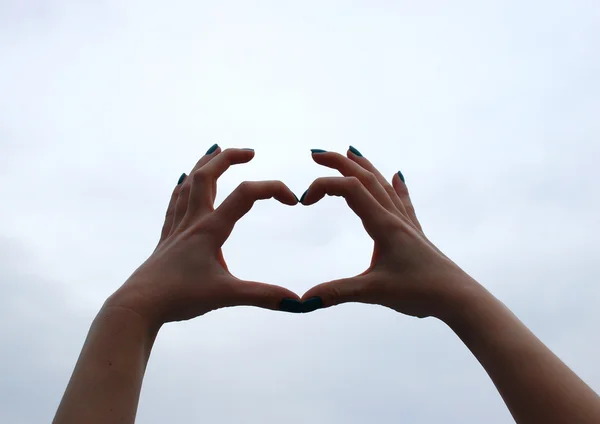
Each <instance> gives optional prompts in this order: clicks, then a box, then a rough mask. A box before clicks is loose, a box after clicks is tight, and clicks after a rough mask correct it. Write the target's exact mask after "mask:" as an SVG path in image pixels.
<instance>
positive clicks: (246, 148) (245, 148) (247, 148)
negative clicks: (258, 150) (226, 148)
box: [242, 147, 254, 152]
mask: <svg viewBox="0 0 600 424" xmlns="http://www.w3.org/2000/svg"><path fill="white" fill-rule="evenodd" d="M242 150H250V151H251V152H253V151H254V149H251V148H249V147H244V148H243V149H242Z"/></svg>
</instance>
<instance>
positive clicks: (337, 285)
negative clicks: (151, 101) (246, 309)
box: [54, 149, 600, 424]
mask: <svg viewBox="0 0 600 424" xmlns="http://www.w3.org/2000/svg"><path fill="white" fill-rule="evenodd" d="M253 156H254V152H251V151H247V150H238V149H229V150H226V151H223V152H221V151H220V149H217V150H216V151H214V152H213V153H211V154H209V155H206V156H204V157H203V158H202V159H201V160H200V161H199V162H198V164H197V165H196V166H195V167H194V169H193V170H192V172H191V173H190V175H191V177H188V178H187V179H186V180H185V181H184V182H183V184H181V185H178V186H177V187H176V188H175V190H174V192H173V196H172V197H171V202H170V204H169V208H168V211H167V215H166V218H165V224H164V227H163V230H162V234H161V238H160V242H159V244H158V246H157V248H156V250H155V251H154V253H153V254H152V255H151V256H150V258H148V260H147V261H146V262H145V263H144V264H142V266H140V268H138V270H136V271H135V272H134V273H133V275H132V276H131V277H130V278H129V279H128V280H127V282H125V284H124V285H123V286H122V287H121V288H120V289H118V290H117V291H116V292H115V293H114V294H113V295H112V296H111V297H110V298H109V299H107V301H106V302H105V304H104V305H103V307H102V309H101V310H100V312H99V313H98V316H97V317H96V319H95V320H94V322H93V324H92V327H91V329H90V332H89V334H88V337H87V340H86V342H85V344H84V347H83V349H82V352H81V355H80V357H79V360H78V362H77V365H76V367H75V370H74V372H73V375H72V377H71V380H70V382H69V385H68V387H67V389H66V391H65V394H64V397H63V399H62V402H61V404H60V406H59V408H58V411H57V414H56V417H55V419H54V423H55V424H67V423H69V424H70V423H81V422H85V423H91V424H94V423H106V422H111V423H132V422H134V420H135V414H136V409H137V403H138V399H139V394H140V390H141V385H142V379H143V375H144V371H145V368H146V364H147V362H148V358H149V356H150V351H151V349H152V345H153V342H154V340H155V338H156V336H157V334H158V332H159V330H160V328H161V326H162V325H163V324H164V323H166V322H170V321H179V320H186V319H191V318H194V317H196V316H199V315H203V314H205V313H207V312H209V311H211V310H215V309H218V308H221V307H226V306H236V305H252V306H258V307H262V308H269V309H279V308H280V306H281V305H283V303H282V299H288V301H289V300H291V301H297V300H300V299H299V297H298V296H297V295H295V294H294V293H293V292H291V291H289V290H287V289H285V288H282V287H279V286H273V285H267V284H263V283H258V282H250V281H242V280H239V279H237V278H236V277H234V276H233V275H231V273H229V271H228V270H227V265H226V263H225V260H224V258H223V254H222V252H221V246H222V244H223V243H224V242H225V240H226V239H227V237H228V236H229V234H230V233H231V231H232V230H233V226H234V225H235V222H236V221H237V220H239V219H240V218H241V217H242V216H243V215H244V214H245V213H247V212H248V211H249V210H250V208H251V207H252V205H253V204H254V202H255V201H256V200H258V199H267V198H271V197H274V198H276V199H277V200H279V201H280V202H282V203H285V204H288V205H295V204H297V200H296V198H295V196H294V194H293V193H292V192H291V191H290V190H289V189H288V188H287V187H286V186H285V185H284V184H283V183H281V182H279V181H265V182H255V183H242V184H241V185H240V186H239V187H238V188H237V189H236V190H235V191H234V192H233V193H232V194H231V195H230V196H229V197H228V198H227V199H226V200H225V201H224V202H223V203H222V204H221V205H220V206H219V207H218V208H217V209H216V210H215V209H214V207H213V205H214V199H215V193H216V180H217V178H218V177H219V176H220V175H221V174H222V173H223V172H225V171H226V170H227V168H228V167H229V166H230V165H232V164H237V163H244V162H248V161H249V160H251V159H252V157H253ZM313 159H314V160H315V161H316V162H317V163H318V164H320V165H323V166H326V167H329V168H333V169H337V170H338V171H339V172H340V174H341V175H342V176H340V177H325V178H318V179H317V180H315V181H314V182H313V183H312V184H311V186H310V187H309V189H308V191H307V193H306V194H305V197H304V199H303V204H304V205H311V204H314V203H316V202H318V201H319V200H320V199H322V198H323V197H324V196H325V195H334V196H342V197H344V198H345V200H346V202H347V203H348V205H349V207H350V208H352V210H354V212H355V213H356V214H357V215H358V216H359V217H360V218H361V220H362V222H363V225H364V227H365V230H366V231H367V233H368V234H369V235H370V236H371V238H372V239H373V241H374V251H373V256H372V261H371V265H370V266H369V268H368V269H367V270H366V271H365V272H363V273H362V274H360V275H358V276H354V277H350V278H344V279H340V280H335V281H330V282H326V283H323V284H320V285H318V286H315V287H313V288H312V289H311V290H309V291H308V292H307V293H306V294H304V296H303V297H302V299H303V300H308V299H311V302H312V305H314V304H315V303H314V299H315V298H316V299H318V300H319V302H318V304H319V305H320V306H322V307H330V306H334V305H338V304H341V303H345V302H362V303H371V304H379V305H382V306H386V307H389V308H391V309H394V310H396V311H398V312H400V313H403V314H407V315H411V316H415V317H421V318H424V317H435V318H438V319H440V320H442V321H443V322H445V323H446V324H447V325H448V326H449V327H450V329H452V330H453V331H454V332H455V333H456V334H457V336H458V337H460V338H461V340H462V341H463V342H464V343H465V344H466V346H467V347H468V348H469V349H470V350H471V352H473V354H474V355H475V357H476V358H477V359H478V360H479V362H480V363H481V364H482V366H483V367H484V368H485V370H486V371H487V373H488V375H489V376H490V377H491V379H492V380H493V382H494V384H495V385H496V387H497V388H498V391H499V393H500V395H501V396H502V398H503V399H504V401H505V402H506V405H507V406H508V408H509V410H510V412H511V413H512V415H513V417H514V419H515V421H516V422H517V423H519V424H524V423H528V424H529V423H536V424H537V423H565V424H566V423H582V424H587V423H590V424H591V423H598V422H600V399H599V397H598V395H597V394H596V393H594V391H593V390H591V389H590V388H589V387H588V386H587V385H586V384H585V383H584V382H583V381H582V380H580V379H579V378H578V377H577V376H576V375H575V374H574V373H573V372H572V371H571V370H570V369H569V368H568V367H567V366H566V365H565V364H564V363H562V362H561V361H560V360H559V359H558V358H557V357H556V356H555V355H554V354H553V353H552V352H551V351H550V350H549V349H548V348H547V347H545V346H544V345H543V343H541V342H540V341H539V340H538V339H537V338H536V337H535V336H534V335H533V334H532V333H531V332H530V331H529V330H528V329H527V328H526V327H525V326H524V325H523V324H522V323H521V322H520V321H519V320H518V319H517V318H516V317H515V316H514V315H513V314H512V313H511V312H510V311H509V310H508V309H507V308H506V307H505V306H504V305H503V304H502V303H501V302H499V301H498V300H497V299H496V298H494V296H492V295H491V294H490V293H489V292H488V291H487V290H485V288H483V287H482V286H481V285H480V284H479V283H477V282H476V281H475V280H473V279H472V278H471V277H470V276H468V275H467V274H466V273H465V272H464V271H462V270H461V269H460V268H459V267H458V266H457V265H456V264H455V263H454V262H452V261H451V260H450V259H449V258H448V257H446V256H445V255H444V254H443V253H442V252H440V251H439V249H437V248H436V247H435V246H434V245H433V243H431V242H430V241H429V240H428V239H427V238H426V237H425V235H424V233H423V231H422V228H421V225H420V223H419V221H418V219H417V217H416V214H415V210H414V208H413V206H412V203H411V201H410V197H409V194H408V189H407V187H406V185H405V184H404V182H403V181H402V180H401V179H400V177H399V176H398V175H397V174H396V175H394V177H393V178H392V182H391V184H390V183H389V182H388V181H387V180H386V179H385V178H384V177H383V176H382V175H381V174H380V173H379V171H377V169H376V168H375V167H374V166H373V165H372V164H371V163H370V162H369V161H368V160H367V159H366V158H364V157H362V156H360V155H357V154H355V153H353V152H352V151H350V150H349V151H348V152H347V156H343V155H340V154H338V153H334V152H323V153H313Z"/></svg>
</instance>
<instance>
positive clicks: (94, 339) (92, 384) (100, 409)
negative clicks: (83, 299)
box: [54, 307, 158, 424]
mask: <svg viewBox="0 0 600 424" xmlns="http://www.w3.org/2000/svg"><path fill="white" fill-rule="evenodd" d="M157 332H158V329H156V328H154V329H153V328H151V327H150V325H149V324H148V322H146V320H144V319H143V318H142V317H141V316H140V315H138V314H137V313H135V312H133V311H131V310H127V309H122V308H109V307H108V308H107V307H103V308H102V309H101V310H100V312H99V313H98V315H97V316H96V319H95V320H94V322H93V323H92V326H91V328H90V332H89V334H88V337H87V339H86V341H85V344H84V346H83V349H82V351H81V355H80V357H79V360H78V361H77V365H76V366H75V370H74V371H73V375H72V377H71V381H70V383H69V385H68V387H67V390H66V391H65V394H64V396H63V399H62V402H61V404H60V407H59V408H58V411H57V413H56V417H55V418H54V422H55V423H57V424H58V423H89V424H94V423H132V422H133V421H134V419H135V415H136V410H137V405H138V399H139V396H140V389H141V386H142V379H143V377H144V372H145V370H146V364H147V363H148V358H149V357H150V350H151V349H152V344H153V343H154V339H155V337H156V334H157Z"/></svg>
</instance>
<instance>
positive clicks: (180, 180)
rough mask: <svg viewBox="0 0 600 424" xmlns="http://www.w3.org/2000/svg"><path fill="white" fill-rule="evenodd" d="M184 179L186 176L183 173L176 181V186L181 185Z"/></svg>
mask: <svg viewBox="0 0 600 424" xmlns="http://www.w3.org/2000/svg"><path fill="white" fill-rule="evenodd" d="M185 177H187V174H186V173H185V172H184V173H183V174H181V177H179V179H178V180H177V185H179V184H181V183H182V182H183V180H185Z"/></svg>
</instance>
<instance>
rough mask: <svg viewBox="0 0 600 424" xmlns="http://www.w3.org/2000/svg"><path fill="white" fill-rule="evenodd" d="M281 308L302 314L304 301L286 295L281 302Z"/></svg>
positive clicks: (284, 310)
mask: <svg viewBox="0 0 600 424" xmlns="http://www.w3.org/2000/svg"><path fill="white" fill-rule="evenodd" d="M279 310H280V311H283V312H291V313H293V314H300V313H302V312H303V308H302V302H301V301H300V300H297V299H293V298H289V297H285V298H283V299H281V302H279Z"/></svg>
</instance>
